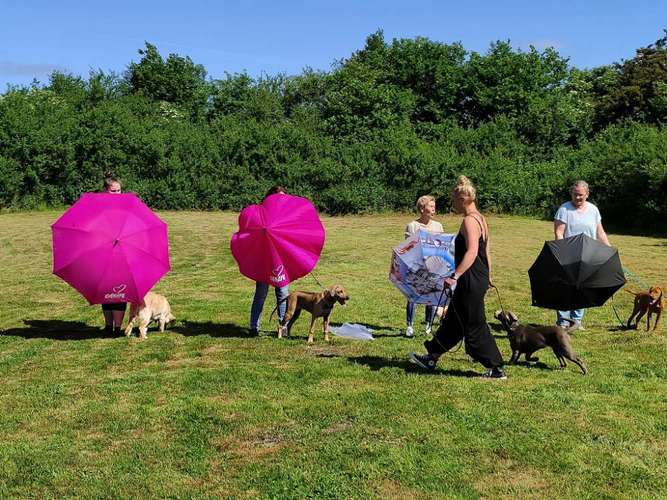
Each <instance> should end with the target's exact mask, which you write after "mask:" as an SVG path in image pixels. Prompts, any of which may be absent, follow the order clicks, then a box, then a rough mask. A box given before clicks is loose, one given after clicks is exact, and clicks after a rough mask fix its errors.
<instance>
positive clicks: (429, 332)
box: [424, 326, 431, 335]
mask: <svg viewBox="0 0 667 500" xmlns="http://www.w3.org/2000/svg"><path fill="white" fill-rule="evenodd" d="M424 333H425V334H426V335H431V327H430V326H427V327H426V328H425V329H424Z"/></svg>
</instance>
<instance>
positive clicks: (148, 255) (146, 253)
mask: <svg viewBox="0 0 667 500" xmlns="http://www.w3.org/2000/svg"><path fill="white" fill-rule="evenodd" d="M122 244H123V245H127V246H130V247H132V248H134V249H135V250H137V251H138V252H141V253H142V254H144V255H145V256H146V257H150V259H151V260H154V261H155V262H157V263H158V264H160V265H162V266H164V265H165V263H164V262H162V261H161V260H160V259H158V258H157V257H156V256H155V255H153V254H152V253H149V252H147V251H146V250H144V249H143V248H140V247H138V246H137V245H135V244H134V243H130V242H129V241H123V242H122ZM166 267H167V268H170V267H171V266H169V265H167V266H166Z"/></svg>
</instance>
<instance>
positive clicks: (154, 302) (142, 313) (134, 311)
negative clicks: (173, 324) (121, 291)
mask: <svg viewBox="0 0 667 500" xmlns="http://www.w3.org/2000/svg"><path fill="white" fill-rule="evenodd" d="M137 319H139V337H140V338H142V339H145V338H146V333H147V332H148V324H149V323H150V322H151V321H158V322H159V324H160V331H161V332H164V327H165V325H166V324H167V323H169V322H170V321H174V320H175V319H176V318H175V317H174V315H173V314H171V307H170V306H169V302H167V299H166V298H165V297H164V296H163V295H160V294H159V293H153V292H148V293H147V294H146V296H145V297H144V302H143V304H132V307H131V308H130V320H129V322H128V323H127V328H125V336H126V337H129V336H130V335H132V327H133V326H134V323H135V322H136V320H137Z"/></svg>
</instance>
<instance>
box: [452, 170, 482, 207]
mask: <svg viewBox="0 0 667 500" xmlns="http://www.w3.org/2000/svg"><path fill="white" fill-rule="evenodd" d="M458 194H463V195H464V196H465V197H466V198H470V201H475V199H476V198H477V191H476V190H475V186H473V183H472V182H471V181H470V179H468V178H467V177H466V176H465V175H459V177H458V179H456V184H455V185H454V187H453V188H452V198H455V197H456V196H457V195H458Z"/></svg>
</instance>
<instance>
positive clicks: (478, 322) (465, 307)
mask: <svg viewBox="0 0 667 500" xmlns="http://www.w3.org/2000/svg"><path fill="white" fill-rule="evenodd" d="M475 198H476V192H475V187H474V186H473V185H472V183H471V182H470V180H469V179H468V178H467V177H465V176H463V175H462V176H460V177H459V178H458V179H457V182H456V186H454V189H453V190H452V204H453V205H454V210H456V212H458V213H460V214H463V216H464V217H463V223H462V224H461V227H460V229H459V233H458V234H457V235H456V240H455V241H456V243H455V252H454V254H455V255H454V261H455V264H456V269H455V271H454V274H452V275H451V276H450V277H449V278H446V279H445V287H446V288H451V287H452V286H454V284H456V289H455V291H454V296H453V297H452V300H451V303H450V305H449V308H448V309H447V314H446V315H445V319H444V320H443V321H442V323H441V324H440V327H439V328H438V331H437V332H436V334H435V336H434V337H433V339H431V340H428V341H426V342H424V346H425V347H426V351H427V353H426V354H416V353H414V352H413V353H411V354H410V361H412V362H413V363H415V364H416V365H417V366H420V367H421V368H424V369H425V370H429V371H433V370H435V365H436V363H437V362H438V359H439V358H440V356H442V354H444V353H445V352H447V351H449V350H450V349H452V348H453V347H454V346H455V345H456V344H458V343H459V342H460V341H461V339H463V340H464V342H465V349H466V352H467V353H468V355H469V356H470V357H472V358H473V359H474V360H475V361H479V362H480V363H482V365H484V366H485V367H486V368H487V371H486V372H485V373H484V375H483V376H484V377H488V378H492V379H505V378H507V376H506V375H505V372H504V371H503V368H502V367H503V364H504V362H503V357H502V355H501V354H500V351H499V350H498V346H497V345H496V341H495V339H494V338H493V335H491V332H490V331H489V325H488V324H487V323H486V315H485V313H484V296H485V295H486V291H487V290H488V288H489V285H490V283H491V279H490V272H489V267H490V257H489V228H488V226H487V224H486V219H485V218H484V217H483V216H482V214H480V213H479V210H477V206H476V205H475Z"/></svg>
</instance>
